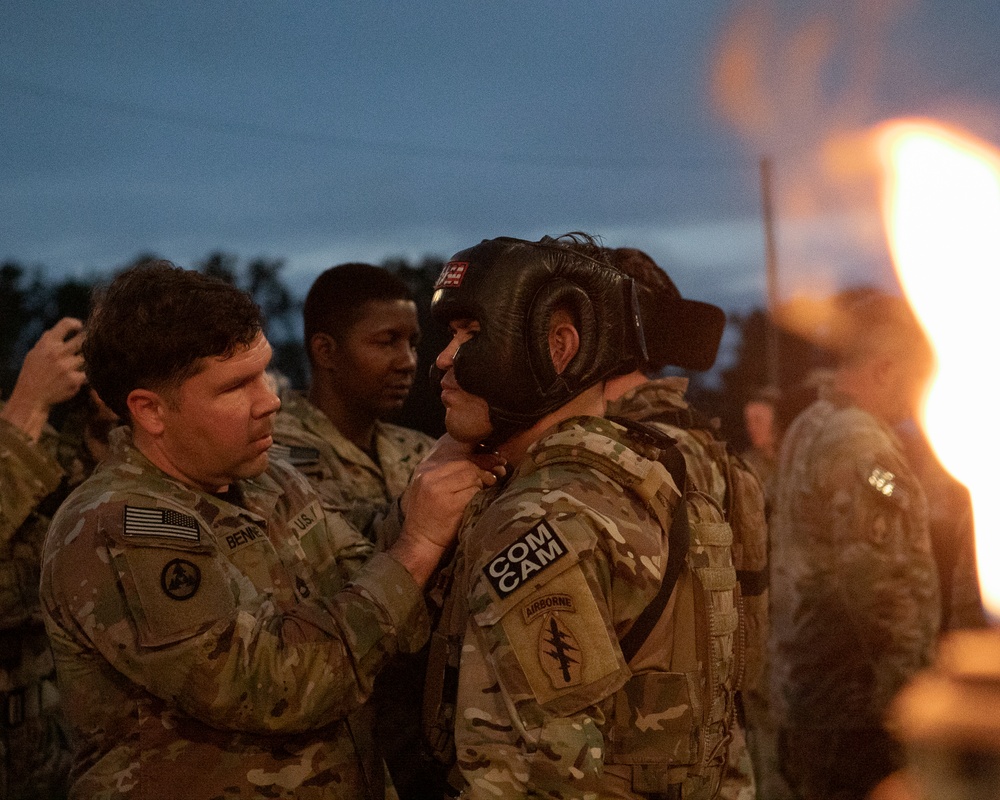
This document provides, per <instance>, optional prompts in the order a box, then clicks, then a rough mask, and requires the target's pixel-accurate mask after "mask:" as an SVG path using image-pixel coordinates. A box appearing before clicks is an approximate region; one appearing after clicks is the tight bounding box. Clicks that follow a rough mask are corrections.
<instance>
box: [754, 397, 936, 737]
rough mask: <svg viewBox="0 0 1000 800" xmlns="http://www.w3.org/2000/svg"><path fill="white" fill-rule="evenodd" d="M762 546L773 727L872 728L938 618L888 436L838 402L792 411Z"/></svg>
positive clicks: (908, 492)
mask: <svg viewBox="0 0 1000 800" xmlns="http://www.w3.org/2000/svg"><path fill="white" fill-rule="evenodd" d="M771 544H772V552H771V563H772V567H771V614H772V616H771V637H770V643H769V644H770V656H771V681H770V686H771V700H772V708H773V711H774V714H775V718H776V720H777V721H778V723H779V724H780V725H782V726H784V727H788V728H796V727H798V728H812V729H830V728H866V727H877V726H879V725H880V724H881V722H882V718H883V715H884V712H885V709H886V706H887V704H888V703H889V701H890V699H891V698H892V697H893V695H895V694H896V692H897V690H898V689H900V688H901V686H902V685H903V683H904V682H905V681H906V680H907V679H908V678H909V677H910V676H911V675H913V674H914V673H915V672H916V671H917V670H919V669H921V668H923V667H924V666H926V665H927V664H928V663H929V662H930V660H931V654H932V650H933V647H934V641H935V637H936V635H937V629H938V619H939V613H940V612H939V599H938V580H937V573H936V569H935V566H934V561H933V557H932V554H931V545H930V538H929V534H928V523H927V504H926V501H925V499H924V492H923V490H922V489H921V487H920V484H919V483H918V481H917V478H916V476H915V475H914V473H913V470H912V469H911V467H910V464H909V463H908V462H907V460H906V458H905V457H904V455H903V451H902V448H901V445H900V442H899V440H898V439H897V437H896V436H895V434H894V433H893V432H892V431H891V430H890V429H889V428H888V427H886V426H885V425H884V424H882V423H881V422H880V421H879V420H877V419H876V418H875V417H873V416H872V415H871V414H868V413H867V412H865V411H862V410H861V409H860V408H857V407H855V406H852V405H851V404H850V403H849V401H848V400H846V399H845V398H842V397H835V396H834V397H830V398H823V399H820V400H818V401H817V402H815V403H814V404H813V405H812V406H810V407H809V408H808V409H806V410H805V411H804V412H802V414H800V415H799V417H798V418H797V419H796V420H795V421H794V423H793V424H792V426H791V428H790V429H789V430H788V432H787V434H786V435H785V438H784V442H783V444H782V452H781V460H780V464H779V468H778V480H777V494H776V502H775V508H774V517H773V519H772V522H771Z"/></svg>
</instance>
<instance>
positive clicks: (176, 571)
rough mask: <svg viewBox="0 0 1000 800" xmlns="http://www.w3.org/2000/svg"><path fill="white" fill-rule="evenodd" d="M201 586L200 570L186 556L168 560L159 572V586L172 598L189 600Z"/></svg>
mask: <svg viewBox="0 0 1000 800" xmlns="http://www.w3.org/2000/svg"><path fill="white" fill-rule="evenodd" d="M199 586H201V570H200V569H199V568H198V565H197V564H195V563H193V562H191V561H188V560H187V559H186V558H175V559H173V560H171V561H168V562H167V564H166V566H164V567H163V571H162V572H161V573H160V587H161V588H162V589H163V593H164V594H165V595H166V596H167V597H169V598H170V599H172V600H190V599H191V598H192V597H194V596H195V593H196V592H197V591H198V587H199Z"/></svg>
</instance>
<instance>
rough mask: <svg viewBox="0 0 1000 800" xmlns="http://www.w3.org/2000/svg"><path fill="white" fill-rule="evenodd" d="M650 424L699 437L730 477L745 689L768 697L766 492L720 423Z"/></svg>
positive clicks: (664, 418)
mask: <svg viewBox="0 0 1000 800" xmlns="http://www.w3.org/2000/svg"><path fill="white" fill-rule="evenodd" d="M619 422H621V420H619ZM650 423H661V424H663V425H665V426H667V429H666V430H664V429H663V428H659V427H658V428H657V430H659V431H661V432H662V433H665V434H666V435H668V436H671V435H678V436H692V437H694V438H695V439H696V440H697V442H698V443H699V444H700V445H701V447H702V448H704V449H705V451H706V452H707V453H708V454H709V456H710V457H711V458H712V459H713V460H714V461H715V462H716V464H718V466H719V468H720V469H721V471H722V474H723V475H724V476H725V478H726V498H725V503H724V508H723V509H722V512H723V515H724V519H725V520H726V521H727V522H728V523H729V525H730V527H731V528H732V531H733V565H734V566H735V567H736V577H737V580H738V581H739V584H740V595H741V598H742V603H743V612H744V613H743V619H744V622H745V625H746V631H745V633H746V636H745V651H744V671H743V678H742V689H743V690H744V691H745V692H756V693H766V687H765V685H764V682H765V677H764V662H765V656H766V649H767V636H768V602H769V597H768V587H769V584H770V580H769V574H770V573H769V566H768V531H767V518H766V514H765V500H764V487H763V485H762V484H761V482H760V479H759V478H758V477H757V474H756V473H755V472H754V471H753V469H752V468H751V467H750V465H748V464H747V463H746V462H745V461H744V460H743V459H742V458H741V457H740V456H739V455H737V454H735V453H733V452H732V451H731V450H730V449H729V446H728V444H727V442H726V441H725V440H724V439H723V438H722V437H721V436H720V434H719V428H718V425H717V424H716V422H715V421H713V420H712V419H710V418H709V417H707V416H705V415H704V414H702V413H700V412H699V411H697V410H695V409H692V408H685V409H672V410H661V411H659V412H658V413H657V415H656V417H655V419H651V420H649V421H647V423H646V424H647V425H650ZM651 427H652V425H651ZM671 428H676V429H677V431H676V432H675V431H673V430H670V429H671Z"/></svg>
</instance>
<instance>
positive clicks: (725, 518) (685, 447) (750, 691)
mask: <svg viewBox="0 0 1000 800" xmlns="http://www.w3.org/2000/svg"><path fill="white" fill-rule="evenodd" d="M610 257H611V260H612V262H613V263H614V264H615V266H617V267H619V268H620V269H621V270H622V271H623V272H625V273H626V274H627V275H629V276H631V277H632V278H633V280H635V282H636V286H637V289H638V295H639V305H640V308H641V309H642V312H643V313H642V320H643V336H644V341H645V344H646V360H645V362H644V363H643V364H642V365H641V369H637V370H634V371H633V372H630V373H628V374H626V375H621V376H616V377H613V378H611V379H609V380H608V381H607V383H606V384H605V397H606V398H607V399H608V407H607V416H608V417H609V418H611V419H616V418H618V417H625V418H627V419H632V420H637V421H639V422H643V423H645V424H648V425H653V426H655V427H656V428H658V429H659V430H661V431H663V432H664V433H666V434H667V435H668V436H670V437H672V438H673V439H675V440H676V441H677V444H678V447H679V448H680V450H681V452H682V453H683V454H684V461H685V466H686V469H687V493H688V497H689V498H691V499H690V501H689V502H688V503H686V508H687V514H688V520H689V524H690V525H691V529H692V531H700V530H706V531H707V530H713V531H715V530H718V529H720V527H722V526H728V527H729V528H731V529H733V533H734V535H735V537H736V552H737V554H738V561H737V563H736V567H737V570H738V572H737V575H738V577H739V581H740V588H741V595H742V600H743V605H744V608H745V609H746V611H747V613H746V615H745V618H746V630H745V632H744V636H743V641H744V645H743V649H744V654H745V655H744V663H745V666H744V668H743V675H742V685H741V687H740V689H741V691H740V694H739V695H738V699H739V700H741V701H742V702H741V703H740V704H739V707H738V710H739V712H740V715H739V716H738V717H737V718H736V719H734V720H733V721H732V724H731V731H732V736H733V741H732V743H731V745H730V748H729V764H728V767H727V770H726V773H725V775H724V778H723V787H722V791H721V793H720V797H722V798H725V800H750V799H751V798H753V797H756V796H757V792H758V784H760V783H761V782H762V777H763V783H765V784H767V785H768V791H765V792H763V793H762V796H763V797H768V798H773V799H774V800H776V795H775V793H774V792H773V788H774V787H772V786H771V785H770V781H769V780H768V779H767V777H768V776H761V774H760V773H761V770H760V769H756V770H755V769H754V766H753V765H751V761H750V751H749V750H748V748H747V736H746V731H747V728H746V724H747V721H748V716H749V713H750V706H751V704H753V708H754V710H756V711H758V713H757V714H756V715H755V716H756V718H755V719H754V720H753V722H754V723H755V730H754V734H755V736H756V737H757V738H759V733H760V730H759V729H760V727H761V720H762V719H763V718H764V717H765V716H766V715H765V713H764V709H762V708H761V709H759V710H758V706H759V699H760V697H761V696H762V695H763V694H764V693H766V687H765V686H764V685H763V683H762V670H763V665H762V660H763V652H764V647H765V643H766V641H767V524H766V522H765V519H764V497H763V489H762V487H761V485H760V482H759V481H758V480H756V476H755V475H753V476H752V475H751V474H749V473H748V471H747V470H748V469H749V468H748V467H746V466H744V465H743V464H742V462H740V461H739V460H738V459H734V458H732V457H731V456H730V455H729V453H728V450H727V447H726V444H725V442H724V441H722V440H721V439H720V438H719V437H718V430H717V423H716V421H715V420H711V419H709V418H708V417H706V416H705V415H704V414H702V413H701V412H699V411H698V410H696V409H694V408H693V407H691V406H690V405H689V404H688V402H687V400H686V399H685V396H684V395H685V391H686V389H687V385H688V379H687V378H683V377H664V378H655V377H654V376H657V375H660V374H661V373H662V372H663V371H664V370H665V369H666V368H667V367H668V366H675V367H681V368H683V369H688V370H707V369H709V368H711V366H712V364H713V363H715V357H716V354H717V352H718V349H719V342H720V341H721V339H722V333H723V329H724V328H725V320H726V318H725V315H724V314H723V312H722V310H721V309H720V308H717V307H716V306H713V305H709V304H708V303H701V302H698V301H696V300H688V299H684V298H682V297H681V294H680V292H679V291H678V289H677V287H676V286H675V285H674V282H673V281H672V280H671V279H670V276H669V275H667V274H666V272H664V271H663V270H662V269H660V267H659V266H657V264H656V262H655V261H653V259H652V258H650V257H649V256H648V255H647V254H646V253H644V252H642V251H641V250H636V249H634V248H628V247H620V248H617V249H615V250H612V251H611V252H610ZM726 641H729V640H723V644H724V643H725V642H726ZM719 652H720V653H725V651H724V650H722V649H721V647H720V651H719ZM726 656H728V657H726ZM719 661H720V664H719V665H718V666H717V667H716V669H717V674H720V673H722V672H723V669H725V668H727V667H729V668H731V666H730V665H731V664H732V663H735V655H734V654H733V653H731V652H730V653H728V654H725V655H724V656H723V657H720V658H719ZM755 773H756V774H755Z"/></svg>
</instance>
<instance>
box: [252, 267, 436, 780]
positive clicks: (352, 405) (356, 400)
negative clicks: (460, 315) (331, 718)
mask: <svg viewBox="0 0 1000 800" xmlns="http://www.w3.org/2000/svg"><path fill="white" fill-rule="evenodd" d="M302 319H303V324H304V329H305V342H306V350H307V352H308V355H309V368H310V373H311V381H310V385H309V390H308V392H307V393H306V395H302V394H300V393H298V392H287V393H286V394H284V396H283V398H282V407H281V411H279V412H278V416H277V419H276V420H275V423H274V441H275V444H274V446H273V447H272V449H271V455H272V456H278V457H285V458H288V459H289V460H290V461H291V462H292V463H293V464H294V465H295V466H297V467H298V468H299V470H300V471H302V472H303V473H304V474H305V476H306V477H307V478H308V479H309V482H310V483H312V485H313V488H315V489H316V491H317V492H318V493H319V494H320V495H322V496H323V497H324V498H325V499H326V500H328V501H329V502H330V503H332V504H334V505H336V506H337V507H338V508H341V509H343V510H344V514H345V516H346V517H347V518H348V520H349V521H350V522H351V523H352V524H353V525H354V526H355V527H356V528H357V529H358V530H360V531H362V532H363V533H365V534H366V535H368V536H370V537H372V538H374V529H375V528H377V527H378V526H379V523H380V522H381V520H382V519H384V518H385V517H386V516H387V515H389V514H390V513H391V512H393V511H394V509H392V505H393V504H394V503H395V502H396V500H397V499H398V498H399V496H400V495H401V494H402V493H403V490H404V489H405V488H406V485H407V483H409V481H410V478H411V477H412V475H413V471H414V470H415V469H416V467H417V465H418V464H419V463H420V461H421V460H422V459H423V458H424V457H425V456H426V455H427V453H428V452H429V451H430V448H431V446H432V445H433V443H434V440H433V439H431V437H430V436H427V435H426V434H424V433H421V432H420V431H415V430H411V429H410V428H404V427H402V426H400V425H393V424H391V423H389V422H387V421H385V418H386V417H388V416H390V415H392V414H394V413H396V412H398V411H399V410H400V409H401V408H402V406H403V403H404V402H405V401H406V398H407V396H408V395H409V392H410V388H411V386H412V384H413V376H414V373H415V372H416V367H417V359H416V346H417V342H418V341H419V339H420V326H419V324H418V322H417V306H416V303H415V302H414V299H413V295H412V294H411V292H410V290H409V289H408V288H407V286H406V284H404V283H403V282H402V281H401V280H400V279H399V278H398V277H396V276H395V275H393V274H392V273H391V272H389V271H388V270H385V269H381V268H379V267H375V266H372V265H371V264H341V265H340V266H337V267H332V268H330V269H328V270H326V271H325V272H323V273H322V274H321V275H320V276H319V277H318V278H317V279H316V280H315V282H314V283H313V285H312V287H311V288H310V289H309V293H308V294H307V296H306V302H305V307H304V308H303V313H302ZM385 544H386V543H384V542H380V543H379V545H380V546H385ZM421 667H422V658H421V656H420V655H408V654H401V655H399V656H397V657H396V658H395V659H393V660H392V662H390V664H389V665H388V666H387V667H386V669H385V670H384V671H383V674H381V675H380V676H379V679H378V681H377V683H376V692H375V695H374V703H375V706H376V713H375V715H374V717H375V726H376V736H377V738H378V741H379V744H380V745H381V747H382V750H383V754H384V756H385V758H386V761H387V763H388V766H389V770H390V772H391V773H392V777H393V782H394V783H395V785H396V789H397V791H398V792H399V794H400V796H401V797H402V798H403V800H407V798H410V797H414V796H420V794H421V793H422V792H423V791H425V788H424V784H425V783H426V781H425V780H424V779H423V776H422V774H421V772H420V768H419V760H418V754H419V741H420V719H419V716H420V694H419V687H420V686H421V685H422V675H423V672H422V669H421Z"/></svg>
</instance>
